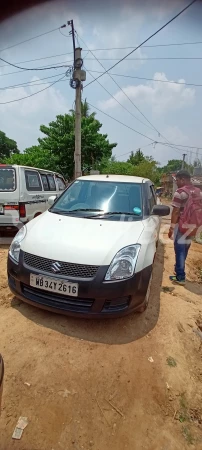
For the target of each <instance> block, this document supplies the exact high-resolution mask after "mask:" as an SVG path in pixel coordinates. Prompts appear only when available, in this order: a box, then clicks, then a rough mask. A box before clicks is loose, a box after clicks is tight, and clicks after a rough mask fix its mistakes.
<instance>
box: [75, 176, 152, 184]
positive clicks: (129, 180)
mask: <svg viewBox="0 0 202 450" xmlns="http://www.w3.org/2000/svg"><path fill="white" fill-rule="evenodd" d="M77 179H78V180H88V181H114V182H119V183H145V182H146V181H150V180H149V179H148V178H141V177H133V176H129V175H86V176H84V177H79V178H77Z"/></svg>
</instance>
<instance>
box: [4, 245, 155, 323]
mask: <svg viewBox="0 0 202 450" xmlns="http://www.w3.org/2000/svg"><path fill="white" fill-rule="evenodd" d="M107 269H108V266H101V267H99V269H98V271H97V274H96V276H95V277H94V278H88V279H87V278H85V279H84V278H72V277H69V276H68V277H64V276H62V277H61V276H59V275H55V274H50V273H49V272H43V271H41V270H40V272H39V270H36V269H34V268H31V267H29V266H27V265H26V264H25V262H24V256H23V252H21V254H20V261H19V265H17V264H15V263H14V262H13V261H12V260H11V258H10V257H8V283H9V287H10V289H11V291H12V292H13V293H14V294H15V295H16V297H18V298H19V299H21V300H22V301H25V302H27V303H30V304H31V305H33V306H38V307H39V308H42V309H47V310H49V311H53V312H57V313H60V314H67V315H69V316H76V317H86V318H91V317H94V318H101V317H120V316H124V315H127V314H129V313H130V312H132V311H138V310H139V309H140V308H141V307H142V306H143V305H144V300H145V295H146V292H147V287H148V284H149V280H150V276H151V272H152V266H149V267H147V268H145V269H143V270H142V271H141V272H138V273H136V274H135V275H134V276H133V277H132V278H130V279H128V280H123V281H113V282H104V281H103V280H104V277H105V274H106V272H107ZM31 273H33V274H36V275H44V276H47V277H50V276H52V277H53V278H58V279H61V278H62V279H65V280H66V281H69V282H74V283H78V284H79V291H78V297H69V296H65V295H61V294H55V293H51V292H47V291H44V290H41V289H38V288H33V287H31V286H30V274H31Z"/></svg>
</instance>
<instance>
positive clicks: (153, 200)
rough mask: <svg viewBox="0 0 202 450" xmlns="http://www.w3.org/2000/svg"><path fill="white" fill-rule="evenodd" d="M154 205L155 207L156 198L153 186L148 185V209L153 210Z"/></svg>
mask: <svg viewBox="0 0 202 450" xmlns="http://www.w3.org/2000/svg"><path fill="white" fill-rule="evenodd" d="M154 205H156V196H155V192H154V188H153V186H151V185H150V207H151V210H152V209H153V207H154Z"/></svg>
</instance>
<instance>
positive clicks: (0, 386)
mask: <svg viewBox="0 0 202 450" xmlns="http://www.w3.org/2000/svg"><path fill="white" fill-rule="evenodd" d="M3 379H4V362H3V358H2V356H1V355H0V415H1V399H2V392H3Z"/></svg>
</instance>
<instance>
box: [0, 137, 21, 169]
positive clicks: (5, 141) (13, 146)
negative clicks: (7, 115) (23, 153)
mask: <svg viewBox="0 0 202 450" xmlns="http://www.w3.org/2000/svg"><path fill="white" fill-rule="evenodd" d="M15 153H19V150H18V147H17V143H16V142H15V141H14V140H13V139H10V138H8V137H7V136H6V134H5V133H4V132H3V131H0V162H3V161H4V159H5V158H9V157H10V156H11V155H13V154H15Z"/></svg>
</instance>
